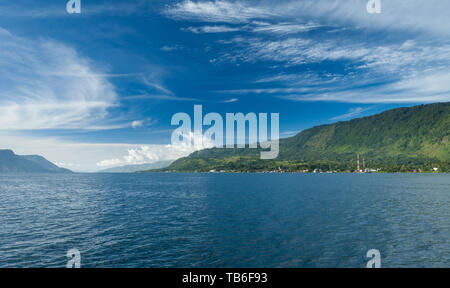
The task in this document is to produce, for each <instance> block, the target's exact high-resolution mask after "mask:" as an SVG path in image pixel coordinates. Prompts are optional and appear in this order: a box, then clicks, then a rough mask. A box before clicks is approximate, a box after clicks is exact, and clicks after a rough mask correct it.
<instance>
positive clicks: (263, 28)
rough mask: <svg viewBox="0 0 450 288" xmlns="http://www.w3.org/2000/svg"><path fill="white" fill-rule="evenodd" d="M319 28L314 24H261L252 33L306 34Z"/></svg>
mask: <svg viewBox="0 0 450 288" xmlns="http://www.w3.org/2000/svg"><path fill="white" fill-rule="evenodd" d="M319 27H321V26H320V25H318V24H314V23H306V24H299V23H290V22H288V23H277V24H270V23H261V24H259V25H258V26H256V27H255V28H253V30H252V31H253V32H264V33H274V34H281V35H287V34H295V33H301V32H307V31H311V30H313V29H317V28H319Z"/></svg>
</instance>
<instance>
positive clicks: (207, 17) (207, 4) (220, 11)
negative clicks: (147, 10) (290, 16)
mask: <svg viewBox="0 0 450 288" xmlns="http://www.w3.org/2000/svg"><path fill="white" fill-rule="evenodd" d="M163 14H165V15H167V16H168V17H171V18H173V19H177V20H189V21H198V22H225V23H247V22H249V21H250V20H252V19H264V18H268V17H273V16H276V14H275V13H274V12H273V11H270V9H267V8H266V7H258V6H254V5H251V4H250V3H247V2H241V1H235V2H230V1H224V0H216V1H191V0H184V1H182V2H179V3H177V4H175V5H172V6H168V7H167V8H166V9H165V10H164V11H163Z"/></svg>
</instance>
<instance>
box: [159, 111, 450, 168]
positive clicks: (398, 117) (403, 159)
mask: <svg viewBox="0 0 450 288" xmlns="http://www.w3.org/2000/svg"><path fill="white" fill-rule="evenodd" d="M449 132H450V103H437V104H429V105H420V106H415V107H411V108H399V109H394V110H389V111H386V112H383V113H381V114H377V115H374V116H370V117H365V118H360V119H354V120H351V121H346V122H339V123H335V124H331V125H322V126H317V127H314V128H311V129H308V130H305V131H302V132H301V133H299V134H297V135H296V136H294V137H291V138H286V139H281V140H280V155H279V157H278V158H277V159H274V160H260V159H259V150H257V149H207V150H202V151H198V152H195V153H193V154H191V155H190V156H188V157H186V158H182V159H179V160H177V161H175V162H174V163H173V164H172V165H170V166H169V167H168V168H167V170H175V171H209V170H213V169H214V170H226V171H264V170H274V169H279V168H281V169H283V170H286V171H298V170H306V169H307V170H313V169H322V170H341V171H344V170H352V169H356V153H359V154H360V158H361V165H362V164H363V161H364V162H365V164H366V167H367V168H372V169H381V170H382V171H412V170H413V169H421V170H422V171H430V170H432V168H433V167H438V168H439V169H440V171H449V162H450V148H449Z"/></svg>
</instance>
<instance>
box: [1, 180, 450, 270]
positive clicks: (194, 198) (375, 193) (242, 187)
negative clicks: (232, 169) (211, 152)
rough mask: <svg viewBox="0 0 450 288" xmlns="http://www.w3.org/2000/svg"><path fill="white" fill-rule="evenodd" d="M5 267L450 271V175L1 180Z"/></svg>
mask: <svg viewBox="0 0 450 288" xmlns="http://www.w3.org/2000/svg"><path fill="white" fill-rule="evenodd" d="M0 219H1V222H0V226H1V229H0V267H65V266H66V263H67V261H68V258H67V257H66V253H67V251H68V250H69V249H73V248H75V249H78V250H79V251H80V253H81V265H82V267H365V265H366V263H367V261H368V260H369V259H368V258H366V252H367V251H368V250H369V249H378V250H379V251H380V252H381V261H382V267H450V174H225V173H223V174H222V173H220V174H194V173H192V174H189V173H186V174H172V173H159V174H158V173H155V174H153V173H149V174H68V175H34V174H29V175H0Z"/></svg>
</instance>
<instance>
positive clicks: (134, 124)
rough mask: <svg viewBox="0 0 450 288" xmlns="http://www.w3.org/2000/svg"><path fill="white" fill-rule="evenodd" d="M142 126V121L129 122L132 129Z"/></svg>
mask: <svg viewBox="0 0 450 288" xmlns="http://www.w3.org/2000/svg"><path fill="white" fill-rule="evenodd" d="M143 125H144V121H143V120H134V121H133V122H131V127H133V128H138V127H142V126H143Z"/></svg>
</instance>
